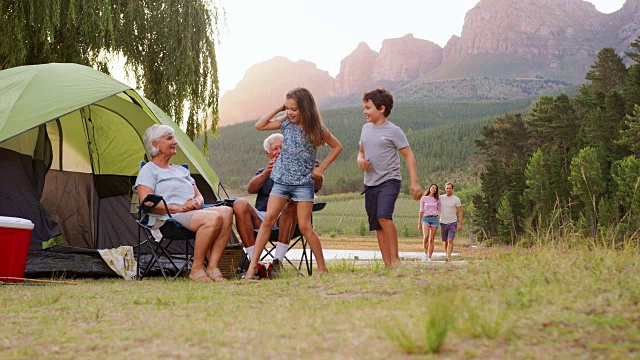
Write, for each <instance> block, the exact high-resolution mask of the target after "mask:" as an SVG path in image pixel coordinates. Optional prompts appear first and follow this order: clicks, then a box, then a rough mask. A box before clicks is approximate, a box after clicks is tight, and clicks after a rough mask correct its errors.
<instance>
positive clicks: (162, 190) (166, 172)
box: [135, 161, 196, 226]
mask: <svg viewBox="0 0 640 360" xmlns="http://www.w3.org/2000/svg"><path fill="white" fill-rule="evenodd" d="M195 183H196V181H195V180H194V179H193V178H192V177H191V174H189V170H187V169H186V168H184V167H183V166H179V165H171V166H169V168H167V169H163V168H161V167H159V166H158V165H156V164H154V163H153V162H151V161H150V162H148V163H147V164H145V165H144V166H143V167H142V169H140V172H139V173H138V177H137V178H136V184H135V187H136V188H137V187H138V185H144V186H147V187H150V188H151V189H153V193H154V194H158V195H161V196H162V197H164V200H165V201H166V202H167V204H174V205H182V204H184V203H185V202H186V201H187V200H188V199H189V198H193V197H195V192H194V190H193V185H195ZM142 200H143V199H140V201H142ZM160 206H161V205H160ZM172 215H175V214H172ZM168 218H169V216H168V215H160V214H149V225H150V226H151V225H153V224H155V222H156V221H157V220H166V219H168Z"/></svg>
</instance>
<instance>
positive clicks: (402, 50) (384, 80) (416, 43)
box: [335, 34, 442, 97]
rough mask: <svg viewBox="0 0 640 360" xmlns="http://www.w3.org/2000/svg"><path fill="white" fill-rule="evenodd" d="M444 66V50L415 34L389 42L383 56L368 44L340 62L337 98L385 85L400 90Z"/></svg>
mask: <svg viewBox="0 0 640 360" xmlns="http://www.w3.org/2000/svg"><path fill="white" fill-rule="evenodd" d="M441 63H442V48H441V47H440V46H439V45H437V44H434V43H432V42H431V41H427V40H422V39H416V38H415V37H414V36H413V34H407V35H405V36H403V37H401V38H396V39H386V40H384V41H383V42H382V47H381V48H380V53H377V52H375V51H373V50H371V48H369V46H368V45H367V44H365V43H360V44H359V45H358V47H357V48H356V49H355V50H354V51H353V52H352V53H351V54H349V55H348V56H347V57H346V58H344V59H343V60H342V61H341V62H340V72H339V73H338V75H337V76H336V88H335V96H339V97H340V96H348V95H352V94H360V93H362V92H363V90H364V89H368V88H371V87H375V86H380V85H384V86H387V87H390V88H395V87H398V86H399V85H403V84H406V83H408V82H410V81H413V80H415V79H416V78H418V77H419V76H420V75H421V74H424V73H427V72H429V71H431V70H433V69H435V68H436V67H438V66H439V65H440V64H441Z"/></svg>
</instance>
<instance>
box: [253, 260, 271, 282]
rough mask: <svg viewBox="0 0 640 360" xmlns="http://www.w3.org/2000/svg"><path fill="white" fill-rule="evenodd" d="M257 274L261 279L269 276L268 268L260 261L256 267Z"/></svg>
mask: <svg viewBox="0 0 640 360" xmlns="http://www.w3.org/2000/svg"><path fill="white" fill-rule="evenodd" d="M256 275H257V276H258V277H259V278H260V279H266V278H267V277H269V276H268V274H267V268H266V267H265V266H264V265H262V264H260V263H258V268H257V269H256Z"/></svg>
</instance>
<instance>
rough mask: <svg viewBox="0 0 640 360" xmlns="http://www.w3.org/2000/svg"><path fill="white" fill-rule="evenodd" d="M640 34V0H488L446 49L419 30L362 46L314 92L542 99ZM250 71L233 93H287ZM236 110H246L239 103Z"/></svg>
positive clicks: (321, 95) (337, 102) (347, 101)
mask: <svg viewBox="0 0 640 360" xmlns="http://www.w3.org/2000/svg"><path fill="white" fill-rule="evenodd" d="M408 11H410V9H408ZM416 26H419V25H416ZM639 34H640V0H627V1H626V2H625V4H624V6H623V7H622V8H621V9H620V10H618V11H616V12H615V13H612V14H603V13H601V12H599V11H598V10H597V9H596V8H595V6H594V5H593V4H591V3H589V2H587V1H584V0H481V1H479V2H478V3H477V4H476V6H475V7H474V8H473V9H471V10H469V11H468V12H467V14H466V16H465V20H464V25H463V28H462V32H461V35H460V36H456V35H453V36H452V37H451V38H450V39H449V41H448V42H447V44H446V45H445V47H444V48H441V47H440V46H438V45H437V44H434V43H432V42H430V41H427V40H423V39H417V38H415V37H414V36H413V35H412V34H407V35H405V36H403V37H401V38H395V39H386V40H384V41H383V44H382V47H381V49H380V52H376V51H374V50H372V49H371V48H370V47H369V46H368V45H367V44H366V43H360V44H359V45H358V46H357V48H356V49H355V50H354V51H353V52H352V53H351V54H349V55H348V56H346V57H345V58H344V59H342V61H341V62H340V72H339V73H338V75H337V76H336V79H335V81H334V84H333V85H330V84H329V83H330V82H331V80H330V79H327V77H329V76H328V75H326V76H325V77H323V79H324V81H323V84H324V86H326V88H323V89H325V91H318V92H314V95H315V96H316V100H317V102H318V104H320V105H321V106H323V107H325V108H328V107H329V108H330V107H342V106H351V105H353V104H354V103H357V102H358V101H359V98H360V96H361V94H362V92H363V91H365V90H367V89H371V88H374V87H377V86H384V87H387V88H389V89H391V90H393V92H394V94H396V98H397V100H398V101H502V100H505V99H518V98H523V97H529V96H538V95H540V94H542V93H550V92H552V93H553V92H557V91H558V90H562V89H563V88H565V87H567V86H570V87H572V88H573V87H574V86H575V85H576V84H581V83H583V82H584V81H585V75H586V73H587V72H588V71H589V70H590V67H591V65H592V64H593V63H594V61H595V60H596V59H597V54H598V52H599V51H600V50H601V49H602V48H604V47H613V48H615V49H616V51H617V53H618V54H619V55H620V56H622V57H623V58H625V61H627V63H629V62H630V60H629V59H626V56H625V54H624V51H629V50H630V46H629V44H630V43H631V42H632V41H634V40H635V39H637V38H638V35H639ZM315 70H316V72H321V70H318V69H315ZM250 71H251V70H250ZM250 71H249V72H247V76H246V77H245V79H243V80H242V81H241V83H239V84H238V87H237V88H236V89H234V90H233V92H234V93H235V94H234V96H236V97H240V96H241V95H240V94H245V95H242V96H243V97H244V98H251V96H249V95H247V93H248V92H251V91H253V89H254V88H257V87H260V88H263V89H265V88H266V89H268V90H269V92H276V93H283V92H284V91H287V90H286V89H282V88H277V89H276V88H275V87H274V86H273V85H272V84H270V83H268V82H265V81H264V79H263V78H262V77H255V76H250V75H251V74H250ZM280 71H283V72H285V73H286V72H290V71H295V69H282V68H281V69H280ZM263 76H265V75H263ZM329 78H330V77H329ZM253 82H255V83H253ZM293 84H298V85H301V84H302V83H301V82H300V81H298V82H295V81H294V83H292V86H294V85H293ZM309 86H311V85H309ZM331 86H333V87H332V88H331V89H329V90H327V89H328V88H329V87H331ZM312 91H313V90H312ZM225 96H226V94H225ZM225 96H223V98H222V99H221V101H220V111H221V118H222V121H221V123H222V124H228V123H230V121H229V119H227V118H226V115H225V113H226V112H227V111H228V107H229V106H230V105H229V104H230V103H229V101H228V100H227V98H225ZM270 106H271V105H270ZM236 107H237V106H236ZM249 110H251V111H252V112H251V111H249ZM236 111H237V112H243V111H244V109H242V108H240V107H237V110H236ZM266 111H268V108H265V109H263V111H259V112H258V111H256V110H254V107H253V106H252V107H251V109H247V111H246V112H244V113H242V114H238V115H237V116H236V117H235V118H234V119H232V121H231V122H235V121H237V119H244V120H248V119H249V118H252V117H256V116H258V115H260V114H261V113H262V112H266Z"/></svg>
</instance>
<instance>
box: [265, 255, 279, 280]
mask: <svg viewBox="0 0 640 360" xmlns="http://www.w3.org/2000/svg"><path fill="white" fill-rule="evenodd" d="M280 270H282V261H280V260H279V259H273V261H272V262H271V264H269V268H268V269H267V273H268V274H269V279H275V278H277V277H278V276H280Z"/></svg>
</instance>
